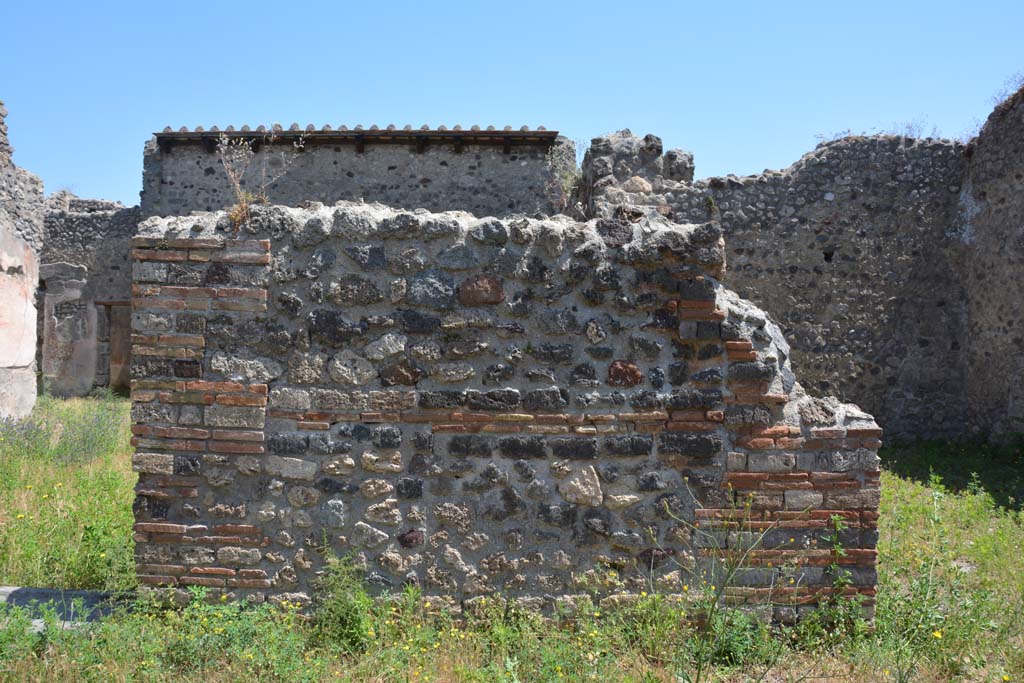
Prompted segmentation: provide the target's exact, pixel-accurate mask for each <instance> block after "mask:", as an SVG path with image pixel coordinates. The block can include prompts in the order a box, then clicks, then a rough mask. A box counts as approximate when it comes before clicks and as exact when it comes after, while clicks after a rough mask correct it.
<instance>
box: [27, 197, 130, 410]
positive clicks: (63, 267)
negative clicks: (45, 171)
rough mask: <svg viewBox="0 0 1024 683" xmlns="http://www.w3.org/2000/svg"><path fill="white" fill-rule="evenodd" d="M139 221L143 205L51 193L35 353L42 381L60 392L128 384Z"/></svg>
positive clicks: (75, 392)
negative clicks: (135, 239) (133, 254)
mask: <svg viewBox="0 0 1024 683" xmlns="http://www.w3.org/2000/svg"><path fill="white" fill-rule="evenodd" d="M138 223H139V209H138V207H132V208H125V207H124V206H122V205H121V204H119V203H117V202H107V201H101V200H94V199H79V198H78V197H76V196H74V195H73V194H70V193H67V192H57V193H55V194H53V195H51V196H50V197H49V198H48V200H47V204H46V214H45V219H44V235H45V238H44V241H43V249H42V253H41V257H40V261H41V266H40V291H39V311H40V316H39V340H40V343H39V349H38V353H37V357H38V363H39V368H40V373H41V382H42V387H43V389H44V390H45V391H47V392H49V393H51V394H53V395H54V396H84V395H86V394H88V393H89V392H90V391H92V390H93V389H94V388H95V387H111V388H113V389H124V390H127V389H128V384H129V381H130V376H129V374H130V373H129V352H130V348H131V322H130V318H131V311H130V305H131V301H130V300H131V264H130V262H129V257H130V254H131V246H130V244H129V241H130V240H131V237H132V235H133V234H134V233H135V230H136V229H137V227H138Z"/></svg>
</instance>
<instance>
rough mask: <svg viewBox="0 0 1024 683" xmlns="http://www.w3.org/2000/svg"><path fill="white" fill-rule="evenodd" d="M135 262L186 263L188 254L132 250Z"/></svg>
mask: <svg viewBox="0 0 1024 683" xmlns="http://www.w3.org/2000/svg"><path fill="white" fill-rule="evenodd" d="M132 258H133V259H135V260H136V261H187V260H188V252H186V251H182V250H178V249H132Z"/></svg>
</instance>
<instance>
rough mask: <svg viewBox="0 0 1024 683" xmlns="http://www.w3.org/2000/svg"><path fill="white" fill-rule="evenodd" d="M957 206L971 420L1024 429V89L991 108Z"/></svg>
mask: <svg viewBox="0 0 1024 683" xmlns="http://www.w3.org/2000/svg"><path fill="white" fill-rule="evenodd" d="M959 208H960V213H959V216H958V219H959V220H958V222H957V225H956V235H957V237H958V238H959V239H960V240H962V242H963V243H964V245H965V248H964V250H965V253H966V255H965V257H964V259H963V264H962V269H961V270H962V275H963V282H964V288H965V290H966V295H967V306H968V320H969V323H968V326H967V330H966V331H967V334H966V338H965V343H964V346H965V348H966V351H967V360H966V365H967V382H966V392H965V393H966V401H965V403H966V405H967V422H968V424H969V426H970V427H971V428H972V429H977V430H981V431H985V432H988V431H992V432H996V433H999V432H1024V90H1021V91H1019V92H1017V93H1016V94H1015V95H1013V96H1012V97H1010V98H1009V99H1008V100H1006V101H1005V102H1003V103H1002V104H1001V105H1000V106H998V107H997V108H996V110H995V111H994V112H992V115H991V116H989V118H988V121H987V122H986V123H985V126H984V127H983V128H982V131H981V134H980V135H979V136H978V137H977V139H976V140H975V141H974V142H973V144H972V147H971V158H970V166H969V168H968V174H967V182H966V183H965V185H964V189H963V192H962V193H961V201H960V207H959Z"/></svg>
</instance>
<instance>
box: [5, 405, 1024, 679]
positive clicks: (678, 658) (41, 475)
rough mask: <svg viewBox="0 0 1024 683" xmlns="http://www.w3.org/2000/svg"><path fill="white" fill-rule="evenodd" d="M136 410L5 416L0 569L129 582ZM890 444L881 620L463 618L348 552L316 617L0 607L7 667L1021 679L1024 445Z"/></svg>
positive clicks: (68, 674) (141, 674)
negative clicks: (90, 614) (374, 580)
mask: <svg viewBox="0 0 1024 683" xmlns="http://www.w3.org/2000/svg"><path fill="white" fill-rule="evenodd" d="M127 427H128V409H127V404H126V403H125V402H124V401H122V400H115V399H102V400H92V399H89V400H73V401H57V400H52V399H43V400H42V401H41V402H40V405H39V407H38V409H37V410H36V412H35V414H34V416H33V419H32V420H30V421H28V422H27V423H24V424H22V425H21V426H18V427H11V426H9V425H4V426H3V427H2V428H0V584H16V585H34V586H60V587H66V588H67V587H83V588H84V587H89V588H131V587H132V585H133V584H132V560H131V541H130V538H131V535H130V527H131V523H132V518H131V501H132V491H131V488H132V483H133V480H134V476H133V475H132V473H131V471H130V465H129V463H130V457H129V445H128V428H127ZM885 456H886V471H885V472H884V474H883V498H882V508H883V509H882V517H881V524H882V529H881V532H882V533H881V543H880V547H879V557H880V562H879V570H880V587H879V602H878V609H877V617H876V620H875V623H874V626H873V627H872V628H869V627H868V625H867V624H864V623H862V622H858V621H857V619H855V618H853V617H852V615H853V614H855V613H856V610H852V609H849V608H848V606H844V605H841V604H840V605H836V606H834V607H833V608H832V609H831V610H826V611H823V612H822V615H823V618H822V619H821V620H818V621H812V622H808V623H805V624H803V625H801V626H799V627H796V628H792V629H784V630H779V629H775V630H772V629H769V628H768V627H766V626H764V625H763V624H761V623H759V622H758V621H756V620H755V619H753V618H751V617H748V616H747V615H745V614H743V613H741V612H737V611H727V612H717V611H713V610H711V611H709V609H711V607H712V606H711V605H710V603H709V601H708V600H706V599H705V598H704V597H703V596H700V595H697V596H696V597H695V598H694V599H693V600H691V601H689V602H688V603H687V604H685V605H681V604H678V603H674V602H672V601H671V600H669V599H667V598H665V597H663V596H658V595H648V596H644V597H643V598H642V599H641V600H640V601H639V603H637V604H636V605H632V606H629V607H623V608H621V609H617V610H612V611H608V610H604V611H602V610H600V609H597V608H593V607H591V608H587V609H583V610H581V611H580V613H579V614H577V615H575V617H574V618H572V619H564V620H563V621H562V622H561V623H555V622H552V621H543V620H540V619H538V618H536V617H533V616H531V615H527V614H521V613H517V612H515V611H509V610H506V609H504V608H503V606H502V605H501V604H500V603H497V602H495V603H494V604H493V605H491V606H489V607H488V606H485V607H484V608H483V609H482V610H481V612H480V613H478V614H471V615H467V616H465V617H463V618H462V619H459V620H456V619H453V618H452V617H450V616H449V615H446V614H444V613H443V612H439V611H438V610H437V609H436V608H432V607H429V606H428V605H425V604H424V601H423V600H422V599H420V597H419V596H417V595H416V594H415V593H411V592H410V593H406V594H403V595H401V596H398V597H397V598H395V599H394V600H393V601H391V602H388V603H383V602H381V601H374V600H373V599H371V598H370V597H369V596H367V595H366V593H365V592H364V591H363V589H362V586H361V584H360V582H359V579H358V576H357V575H356V574H355V573H354V572H353V571H352V570H351V569H350V568H348V567H346V566H345V565H344V564H340V563H339V564H336V565H335V568H334V570H333V571H332V572H331V573H330V575H329V580H328V581H327V582H326V583H325V585H324V587H323V591H322V595H321V602H320V606H319V609H318V611H317V612H316V613H314V615H313V617H312V618H311V619H307V618H306V617H305V616H304V615H300V614H299V613H297V612H296V611H295V610H294V609H291V608H288V607H285V608H284V609H281V608H277V607H269V606H260V607H251V606H250V607H245V606H240V605H232V604H212V605H211V604H206V602H205V601H204V600H202V599H201V598H202V596H200V595H197V599H196V600H195V601H194V603H193V604H192V605H191V606H189V607H188V608H185V609H183V610H167V609H163V608H161V607H160V606H157V605H151V604H145V603H139V604H136V605H135V606H134V609H132V610H131V611H127V610H126V611H124V612H123V613H118V614H115V615H114V616H112V617H109V618H107V619H105V620H104V621H102V622H99V623H97V624H95V625H93V626H91V627H89V628H86V629H78V630H72V631H62V630H60V629H57V628H50V629H47V630H46V631H45V633H44V634H42V635H32V634H30V633H29V630H28V628H27V625H28V619H29V615H27V614H25V613H24V612H22V611H20V610H16V609H0V680H3V681H19V682H20V681H97V682H99V681H103V682H106V681H154V682H155V681H204V682H206V683H220V682H227V681H289V682H291V681H296V682H302V681H333V680H340V681H403V682H410V681H416V682H418V681H466V682H470V681H472V682H476V681H479V682H481V683H483V682H491V681H507V682H509V683H514V682H522V683H526V682H527V681H633V682H636V683H648V682H652V681H665V682H670V683H689V682H695V681H712V680H721V681H758V680H764V681H773V682H782V681H793V682H796V681H805V680H825V681H833V680H834V681H851V682H854V683H858V682H863V683H867V682H869V681H870V682H875V681H897V682H899V683H904V682H908V681H925V682H929V683H938V682H945V681H993V682H1003V683H1005V682H1007V681H1020V682H1022V683H1024V513H1022V512H1021V503H1022V501H1024V490H1022V489H1024V454H1022V448H1021V447H1020V445H1019V444H1018V445H1004V446H992V445H977V444H969V443H958V444H924V445H919V446H916V447H913V448H906V449H901V450H898V451H897V450H894V449H889V450H887V451H886V453H885ZM694 614H697V615H703V616H708V615H710V618H708V619H707V620H706V623H707V624H708V626H707V627H706V628H699V629H698V628H695V627H692V626H691V625H690V624H692V623H693V622H692V621H691V620H689V619H686V618H684V616H685V615H690V616H692V615H694Z"/></svg>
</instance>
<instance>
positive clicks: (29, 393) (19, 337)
mask: <svg viewBox="0 0 1024 683" xmlns="http://www.w3.org/2000/svg"><path fill="white" fill-rule="evenodd" d="M6 116H7V109H6V108H4V105H3V102H0V302H2V303H0V418H5V417H13V418H20V417H24V416H25V415H27V414H28V413H29V411H31V410H32V406H33V405H35V400H36V372H35V348H36V308H35V292H36V283H37V282H38V279H39V260H38V252H39V248H40V245H41V242H42V215H43V211H42V208H43V184H42V182H41V181H40V180H39V178H37V177H36V176H34V175H32V174H31V173H28V172H27V171H24V170H22V169H20V168H18V167H17V166H16V165H15V164H14V161H13V159H12V154H13V151H14V150H13V149H12V148H11V146H10V143H9V142H8V139H7V124H6V123H5V121H4V118H5V117H6Z"/></svg>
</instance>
